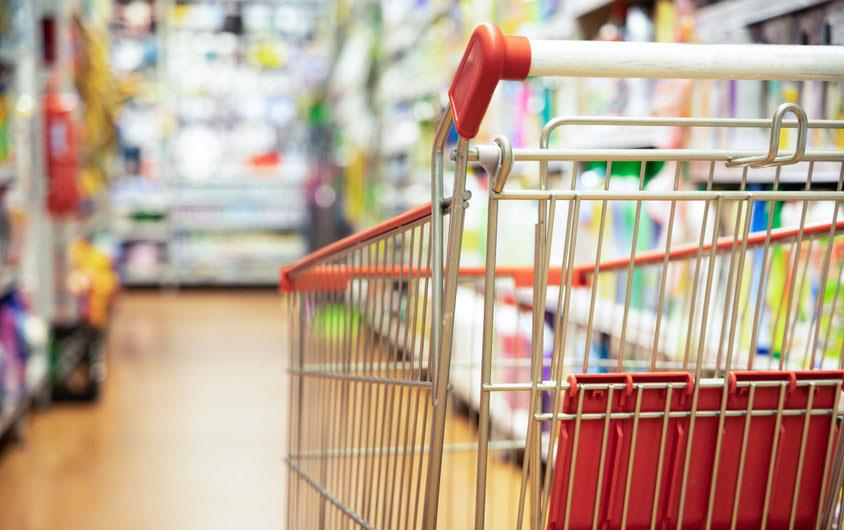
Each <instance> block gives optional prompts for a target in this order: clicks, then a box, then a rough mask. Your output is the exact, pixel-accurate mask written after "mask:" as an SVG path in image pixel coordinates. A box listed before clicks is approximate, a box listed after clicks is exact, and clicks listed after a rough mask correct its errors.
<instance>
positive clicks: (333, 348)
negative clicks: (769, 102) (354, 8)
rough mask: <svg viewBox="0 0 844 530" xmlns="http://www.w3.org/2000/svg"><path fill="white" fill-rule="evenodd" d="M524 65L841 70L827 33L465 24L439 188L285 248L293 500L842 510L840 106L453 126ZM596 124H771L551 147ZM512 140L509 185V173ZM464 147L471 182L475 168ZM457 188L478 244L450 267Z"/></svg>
mask: <svg viewBox="0 0 844 530" xmlns="http://www.w3.org/2000/svg"><path fill="white" fill-rule="evenodd" d="M527 76H572V77H578V76H583V77H619V78H655V79H668V78H671V79H737V80H738V79H763V80H819V81H823V80H827V81H828V80H842V79H844V49H841V48H836V47H812V46H754V45H693V44H651V43H647V44H642V43H607V42H564V41H543V40H529V39H526V38H523V37H505V36H503V35H502V34H501V32H500V30H498V29H497V28H496V27H494V26H491V25H482V26H479V27H478V28H477V29H476V30H475V33H474V34H473V36H472V38H471V40H470V42H469V44H468V47H467V50H466V52H465V55H464V57H463V60H462V62H461V63H460V66H459V68H458V70H457V73H456V75H455V78H454V81H453V83H452V86H451V88H450V90H449V99H450V106H449V109H448V111H447V112H446V113H445V115H444V116H443V118H442V120H441V122H440V124H439V127H438V132H437V134H436V138H435V141H434V145H433V149H432V157H431V181H432V197H431V202H430V203H428V204H425V205H423V206H420V207H418V208H416V209H414V210H411V211H408V212H406V213H404V214H402V215H400V216H398V217H396V218H394V219H391V220H389V221H387V222H385V223H383V224H381V225H378V226H376V227H374V228H372V229H369V230H367V231H365V232H362V233H359V234H357V235H354V236H352V237H349V238H347V239H344V240H341V241H339V242H337V243H334V244H333V245H330V246H328V247H326V248H324V249H322V250H319V251H317V252H315V253H313V254H311V255H310V256H307V257H306V258H304V259H303V260H302V261H300V262H299V263H296V264H294V265H292V266H290V267H287V268H285V269H284V270H283V271H282V275H281V289H282V291H283V293H284V295H285V299H286V303H287V304H289V309H290V314H291V321H290V337H291V343H290V345H289V351H290V359H291V362H290V369H289V372H290V375H291V386H290V438H289V447H288V454H287V456H286V461H287V463H288V464H289V468H290V470H291V472H290V478H289V491H288V523H287V524H288V527H289V528H297V529H303V528H355V527H361V528H401V529H408V528H424V529H433V528H437V527H439V528H458V527H460V528H469V527H474V528H476V529H479V530H480V529H483V528H499V527H500V528H533V529H539V528H542V529H569V528H571V529H585V528H593V529H594V528H601V529H624V528H628V529H644V528H659V529H666V528H677V529H680V528H686V529H698V528H700V529H703V528H706V529H709V528H718V529H727V528H730V529H735V528H742V529H757V528H790V529H791V528H800V529H809V528H842V518H844V511H842V509H841V504H842V481H844V477H842V473H841V463H842V458H844V454H842V451H844V444H840V443H839V430H840V429H839V426H840V421H841V414H842V413H841V406H840V405H841V403H840V396H841V391H842V384H844V371H842V368H843V367H844V366H843V365H842V363H844V353H842V350H844V301H842V300H839V299H840V298H844V295H842V291H844V276H842V267H844V233H842V230H843V229H844V219H842V217H844V216H841V215H839V210H840V206H841V203H842V200H844V191H842V190H844V151H842V150H829V149H827V150H816V149H814V148H809V147H808V146H809V145H810V144H811V141H810V140H811V138H813V137H815V136H817V135H823V134H827V133H828V132H829V131H830V130H835V129H842V128H844V122H839V121H827V120H823V121H813V120H809V119H807V117H806V114H805V113H804V111H803V110H802V109H801V107H800V106H798V105H796V104H794V103H784V104H783V105H781V106H780V107H779V108H778V109H777V111H776V113H775V114H774V115H773V116H772V117H770V118H766V119H717V118H712V119H697V118H643V119H633V118H556V119H553V120H551V121H550V122H548V123H547V124H546V125H545V127H544V129H543V130H542V135H541V140H540V144H539V146H538V147H536V148H513V147H512V146H511V144H510V142H509V140H508V139H507V138H506V137H503V136H499V137H497V138H496V139H495V141H494V142H493V143H491V144H489V145H476V144H472V143H471V139H472V138H474V137H475V136H476V134H477V133H478V128H479V125H480V122H481V120H482V119H483V116H484V113H485V112H486V109H487V106H488V104H489V102H490V99H491V97H492V94H493V91H494V90H495V87H496V85H497V84H498V82H499V81H500V80H502V79H510V80H518V79H524V78H526V77H527ZM452 126H454V127H455V128H456V130H457V132H458V135H459V139H458V141H457V144H456V147H455V148H454V149H453V150H447V149H446V147H445V144H446V138H447V135H448V132H449V130H450V128H451V127H452ZM598 126H600V127H603V128H604V129H606V128H611V129H613V130H618V131H624V130H626V128H630V127H637V128H642V127H644V128H667V127H675V128H676V127H679V128H683V129H684V130H686V131H699V130H708V131H713V130H715V131H720V130H723V131H739V130H749V129H756V130H762V131H763V134H764V135H766V136H767V137H768V138H769V145H768V146H767V149H760V148H764V147H766V146H764V145H759V146H757V147H756V148H755V149H738V148H735V149H712V148H698V147H693V148H684V149H606V148H577V149H573V148H558V147H551V145H552V143H553V142H552V136H553V134H554V132H555V131H557V130H558V129H560V128H563V127H565V128H572V129H574V130H578V131H579V130H586V129H587V128H590V127H598ZM785 131H787V133H786V132H785ZM622 134H623V132H622ZM786 134H787V135H788V136H789V137H790V138H793V139H795V141H793V142H785V141H783V138H784V136H785V135H786ZM691 136H692V137H693V138H694V135H691ZM786 143H789V144H793V145H790V146H787V145H785V144H786ZM452 162H453V171H449V173H451V178H450V179H449V180H450V181H451V186H452V190H451V194H450V195H448V196H446V194H445V192H444V187H445V178H444V174H445V173H446V168H447V167H449V168H450V167H452V166H451V165H450V164H451V163H452ZM517 163H518V164H520V165H521V166H522V167H529V168H530V170H529V171H530V172H531V173H530V174H532V175H533V176H534V177H533V181H532V184H531V185H530V186H529V188H528V189H525V187H524V186H521V187H518V186H515V185H514V184H513V183H510V184H509V185H508V177H509V176H510V174H511V171H512V168H513V167H514V164H517ZM471 164H478V165H480V166H482V167H483V168H484V169H485V170H486V172H487V174H488V177H489V182H490V184H489V189H490V191H489V197H488V200H486V201H485V200H478V199H477V198H476V199H475V200H472V199H471V197H470V194H469V193H468V192H467V191H466V175H467V169H468V167H469V166H470V165H471ZM559 168H563V170H562V171H556V170H557V169H559ZM552 169H554V170H555V173H559V174H561V175H563V176H554V175H552V174H551V173H552ZM656 173H659V174H660V175H662V181H661V186H656V185H653V180H654V178H653V177H654V175H655V174H656ZM587 177H589V178H587ZM470 202H471V205H470ZM484 202H486V204H476V203H484ZM475 207H478V208H486V215H487V222H486V247H485V248H486V250H485V252H486V261H485V264H484V266H483V267H476V268H468V267H463V268H461V266H460V265H461V239H462V237H463V233H464V218H465V214H466V211H467V210H466V209H467V208H475ZM526 208H527V210H526ZM515 211H519V212H524V211H530V212H533V213H532V214H531V217H529V218H526V217H525V216H524V215H512V213H510V214H508V212H515ZM645 212H653V213H654V215H659V216H661V218H662V223H661V225H662V227H663V228H662V229H661V230H660V231H659V233H656V234H655V233H654V231H653V230H650V229H649V228H647V227H646V226H645V223H643V222H642V221H641V220H642V219H643V218H644V215H645ZM619 216H622V217H624V218H625V219H627V224H626V226H627V227H628V229H626V230H618V229H614V228H613V223H614V221H613V219H617V218H619ZM528 219H530V220H528ZM681 221H682V222H681ZM514 223H516V224H520V225H521V226H516V227H515V228H513V226H512V225H513V224H514ZM502 227H506V228H507V230H506V233H507V234H513V233H514V230H515V229H521V233H522V234H524V236H523V238H524V239H526V240H528V241H532V242H533V245H532V246H531V249H532V250H531V251H530V252H531V256H530V257H531V258H532V265H531V266H524V267H521V266H516V267H509V266H507V267H505V266H499V265H498V256H499V250H500V248H501V247H502V245H510V244H513V243H515V241H508V240H506V239H503V238H501V237H499V229H501V228H502ZM503 233H504V232H502V234H503Z"/></svg>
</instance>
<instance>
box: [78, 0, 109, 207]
mask: <svg viewBox="0 0 844 530" xmlns="http://www.w3.org/2000/svg"><path fill="white" fill-rule="evenodd" d="M97 20H98V19H96V18H95V19H93V20H88V19H86V18H85V17H83V16H81V15H80V14H78V13H77V14H76V15H75V16H74V17H73V30H74V32H75V34H76V36H77V40H78V42H79V48H78V52H77V53H76V54H75V56H74V65H73V66H74V84H75V86H76V90H77V92H78V93H79V94H80V97H81V99H82V101H83V102H84V106H83V109H82V120H81V123H82V128H81V146H80V147H81V149H80V163H81V174H80V178H79V183H80V188H81V191H82V195H83V197H92V196H96V195H97V194H98V193H99V192H100V191H101V190H102V188H103V187H104V186H105V185H106V183H107V181H108V180H109V171H110V167H109V165H110V162H111V159H112V158H113V156H114V152H115V149H116V147H117V131H116V118H115V114H116V111H117V92H116V90H115V85H114V78H113V76H112V74H111V70H110V68H109V56H108V50H109V48H108V42H109V41H108V34H107V32H106V30H105V28H103V27H102V26H101V24H100V23H99V22H98V21H97Z"/></svg>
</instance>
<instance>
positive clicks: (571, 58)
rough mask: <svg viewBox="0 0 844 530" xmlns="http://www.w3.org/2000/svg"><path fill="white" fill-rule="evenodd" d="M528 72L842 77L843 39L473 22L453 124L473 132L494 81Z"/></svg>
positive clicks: (456, 83)
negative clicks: (690, 38)
mask: <svg viewBox="0 0 844 530" xmlns="http://www.w3.org/2000/svg"><path fill="white" fill-rule="evenodd" d="M528 76H565V77H620V78H653V79H737V80H738V79H767V80H774V79H776V80H800V81H805V80H815V81H834V80H842V79H844V47H842V46H797V45H768V44H758V45H746V44H742V45H735V44H677V43H651V42H648V43H640V42H598V41H553V40H540V39H528V38H526V37H514V36H504V34H502V33H501V30H500V29H498V27H496V26H494V25H492V24H482V25H480V26H478V27H477V28H475V31H474V32H473V33H472V36H471V38H470V40H469V44H468V45H467V46H466V51H465V52H464V54H463V59H462V60H461V61H460V65H459V66H458V68H457V72H456V74H455V76H454V80H453V81H452V83H451V88H450V89H449V100H450V103H451V110H452V112H453V114H454V122H455V126H456V128H457V132H459V133H460V135H461V136H463V137H464V138H474V137H475V135H477V133H478V128H479V126H480V122H481V120H482V119H483V116H484V114H485V112H486V109H487V106H488V105H489V101H490V98H492V93H493V91H494V90H495V87H496V86H497V85H498V82H499V81H501V80H502V79H510V80H520V79H525V78H526V77H528Z"/></svg>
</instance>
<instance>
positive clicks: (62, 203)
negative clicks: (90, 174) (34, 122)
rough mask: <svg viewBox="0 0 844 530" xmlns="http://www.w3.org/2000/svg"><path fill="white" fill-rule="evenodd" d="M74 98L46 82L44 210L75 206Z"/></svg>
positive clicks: (68, 209) (61, 211)
mask: <svg viewBox="0 0 844 530" xmlns="http://www.w3.org/2000/svg"><path fill="white" fill-rule="evenodd" d="M75 108H76V98H75V97H74V96H73V95H71V94H62V93H60V92H59V91H58V90H57V89H56V87H55V83H52V82H50V83H48V85H47V90H46V94H45V96H44V111H45V112H44V114H45V121H46V123H45V126H46V127H45V128H46V134H47V138H46V150H47V210H48V211H49V212H50V213H51V214H53V215H56V216H61V215H67V214H72V213H74V212H76V211H77V208H78V207H79V200H80V198H79V188H78V184H77V181H78V177H79V156H78V154H77V147H78V146H77V130H76V123H75V121H74V116H73V113H74V109H75Z"/></svg>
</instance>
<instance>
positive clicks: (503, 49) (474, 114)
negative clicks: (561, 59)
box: [448, 24, 531, 138]
mask: <svg viewBox="0 0 844 530" xmlns="http://www.w3.org/2000/svg"><path fill="white" fill-rule="evenodd" d="M530 58H531V52H530V41H528V39H527V38H526V37H505V36H504V34H503V33H501V30H500V29H498V27H497V26H493V25H492V24H481V25H480V26H478V27H477V28H475V31H474V32H472V36H471V37H470V38H469V44H468V45H467V46H466V51H465V52H464V53H463V58H462V59H461V60H460V65H459V66H458V67H457V72H455V74H454V79H453V80H452V82H451V87H450V88H449V89H448V99H449V102H450V103H451V111H452V113H453V115H454V126H455V127H456V128H457V132H458V133H459V134H460V136H462V137H464V138H474V137H475V136H476V135H477V134H478V128H479V127H480V125H481V120H483V118H484V114H486V109H487V107H489V102H490V100H491V99H492V93H493V92H495V87H496V86H498V82H499V81H501V80H502V79H511V80H519V79H524V78H526V77H527V76H528V72H529V71H530Z"/></svg>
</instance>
